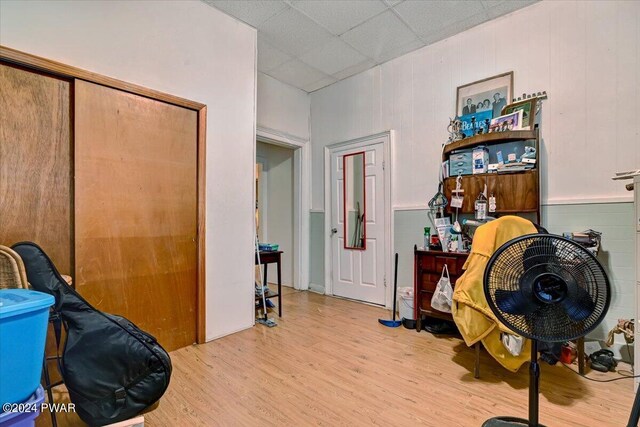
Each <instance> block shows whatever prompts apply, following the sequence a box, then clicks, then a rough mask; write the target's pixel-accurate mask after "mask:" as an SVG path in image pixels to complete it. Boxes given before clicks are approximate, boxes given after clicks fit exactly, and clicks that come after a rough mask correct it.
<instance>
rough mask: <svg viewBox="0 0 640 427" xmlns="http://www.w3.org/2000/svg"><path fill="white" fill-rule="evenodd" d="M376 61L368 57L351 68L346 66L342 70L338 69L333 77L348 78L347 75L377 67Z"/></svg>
mask: <svg viewBox="0 0 640 427" xmlns="http://www.w3.org/2000/svg"><path fill="white" fill-rule="evenodd" d="M375 65H376V63H375V62H373V61H372V60H370V59H367V60H365V61H363V62H361V63H359V64H356V65H354V66H352V67H349V68H345V69H344V70H342V71H338V72H337V73H335V74H333V77H335V78H336V79H338V80H342V79H346V78H347V77H351V76H353V75H355V74H358V73H361V72H363V71H366V70H368V69H369V68H372V67H375Z"/></svg>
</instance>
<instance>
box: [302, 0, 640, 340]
mask: <svg viewBox="0 0 640 427" xmlns="http://www.w3.org/2000/svg"><path fill="white" fill-rule="evenodd" d="M511 70H513V71H514V74H515V77H514V91H515V93H516V94H522V93H523V92H533V91H535V92H538V91H542V90H546V91H547V93H548V94H549V99H548V101H545V103H544V107H543V113H542V123H541V135H542V174H541V176H542V198H543V205H544V206H543V225H547V224H546V223H545V221H546V222H549V225H551V226H552V231H554V232H560V231H580V230H581V229H584V228H594V229H598V228H601V229H602V231H604V232H605V234H607V236H606V237H605V239H606V247H605V248H603V250H604V253H603V256H604V257H605V258H606V259H605V260H604V263H605V266H606V267H607V268H608V269H609V272H610V274H611V279H612V281H613V287H614V292H615V293H616V295H617V296H616V297H614V299H613V304H612V306H611V310H610V312H609V316H608V318H607V321H606V322H605V324H604V325H603V327H609V326H611V325H612V324H613V323H614V322H615V319H616V317H627V318H631V317H633V316H634V311H633V309H632V303H631V302H630V301H629V295H631V294H632V293H633V292H634V291H633V287H632V286H633V282H632V280H631V279H630V277H632V276H630V273H629V271H631V270H630V263H631V265H632V263H633V261H632V260H633V246H632V245H630V243H629V242H630V240H629V239H631V238H632V237H631V236H633V234H634V225H633V224H634V219H633V215H632V214H631V209H629V206H630V204H629V203H619V204H616V205H617V206H611V207H608V206H607V203H606V202H616V201H617V202H619V201H631V200H632V197H631V193H629V192H627V191H626V190H625V189H624V186H623V185H622V184H621V183H620V182H615V181H612V180H611V179H610V177H611V176H612V175H613V173H614V172H615V171H621V170H631V169H635V168H638V167H640V121H638V120H637V119H635V118H634V115H635V113H636V112H637V111H640V2H637V1H636V2H625V1H620V2H616V1H599V2H598V1H589V2H573V1H543V2H541V3H536V4H534V5H532V6H529V7H526V8H524V9H521V10H519V11H517V12H514V13H512V14H510V15H505V16H503V17H501V18H498V19H496V20H493V21H490V22H487V23H485V24H482V25H480V26H478V27H475V28H472V29H470V30H468V31H465V32H463V33H461V34H458V35H456V36H454V37H451V38H449V39H447V40H443V41H441V42H438V43H436V44H433V45H431V46H427V47H425V48H422V49H420V50H417V51H415V52H412V53H409V54H407V55H404V56H402V57H399V58H397V59H394V60H392V61H390V62H387V63H385V64H382V65H381V66H377V67H375V68H373V69H370V70H368V71H365V72H363V73H361V74H358V75H356V76H353V77H351V78H349V79H346V80H343V81H341V82H338V83H335V84H333V85H331V86H328V87H326V88H323V89H320V90H318V91H316V92H313V93H312V94H311V143H312V164H313V168H312V208H313V209H314V210H317V211H322V210H323V209H324V208H325V207H324V188H323V186H324V176H323V175H324V152H323V151H324V146H326V145H327V144H330V143H334V142H340V141H346V140H349V139H352V138H357V137H362V136H365V135H370V134H374V133H377V132H381V131H384V130H388V129H394V130H395V131H396V135H395V141H394V146H393V147H392V191H393V196H392V197H393V200H392V205H393V207H394V210H395V212H396V215H395V218H396V223H395V227H394V229H395V232H396V233H398V235H397V236H396V239H395V240H396V241H395V245H398V244H399V245H400V246H401V247H395V248H394V251H399V252H401V253H404V257H403V259H402V260H401V265H404V267H401V269H402V268H405V269H406V271H404V272H402V271H401V272H400V277H401V279H403V280H402V283H400V286H406V285H407V283H405V282H406V281H407V280H409V281H411V280H412V279H411V274H412V273H411V271H412V262H413V260H412V258H411V251H412V250H413V243H414V240H415V241H416V242H420V241H421V240H422V227H423V226H424V225H426V224H427V218H426V217H423V216H421V215H420V214H416V215H414V213H415V212H414V210H415V209H424V208H426V206H427V201H428V200H429V199H430V198H431V197H432V196H433V194H434V193H435V191H436V189H437V182H438V170H439V169H438V168H439V164H440V159H441V151H440V150H441V146H442V143H443V142H444V141H446V139H447V137H448V134H447V131H446V127H447V124H448V119H449V117H452V116H453V115H454V112H455V99H456V87H457V86H459V85H462V84H466V83H470V82H473V81H475V80H479V79H482V78H485V77H489V76H492V75H496V74H499V73H502V72H505V71H511ZM568 203H571V204H575V203H584V204H582V205H579V206H567V204H568ZM613 211H615V214H614V213H612V212H613ZM576 212H581V214H580V215H579V216H578V217H576ZM327 214H328V213H327ZM402 221H409V222H407V223H403V222H402ZM625 235H628V236H629V237H628V238H626V237H623V236H625ZM319 240H321V239H319ZM319 240H318V239H316V240H315V244H316V245H322V244H323V243H322V242H320V241H319ZM312 244H314V241H312ZM403 251H404V252H403ZM315 252H318V250H317V249H316V250H315ZM316 276H319V275H316ZM321 279H323V277H316V278H315V279H314V280H316V281H317V280H321ZM318 285H320V284H318ZM601 329H602V328H601ZM603 332H604V331H603V330H598V331H595V334H596V336H597V337H601V336H602V333H603Z"/></svg>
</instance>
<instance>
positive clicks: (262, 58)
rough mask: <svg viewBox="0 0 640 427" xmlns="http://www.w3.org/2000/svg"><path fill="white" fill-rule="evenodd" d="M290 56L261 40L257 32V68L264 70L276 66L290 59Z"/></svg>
mask: <svg viewBox="0 0 640 427" xmlns="http://www.w3.org/2000/svg"><path fill="white" fill-rule="evenodd" d="M291 59H292V58H291V57H290V56H289V55H287V54H286V53H284V52H282V51H280V50H279V49H276V48H275V47H273V46H271V45H270V44H269V43H267V42H266V41H264V40H263V38H262V37H261V36H260V34H258V70H259V71H262V72H266V71H269V70H272V69H274V68H276V67H277V66H278V65H281V64H284V63H285V62H287V61H290V60H291Z"/></svg>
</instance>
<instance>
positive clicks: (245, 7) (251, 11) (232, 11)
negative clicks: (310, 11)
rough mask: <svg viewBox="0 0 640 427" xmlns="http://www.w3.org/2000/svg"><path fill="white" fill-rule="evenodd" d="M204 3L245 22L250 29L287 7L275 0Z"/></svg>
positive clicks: (205, 0) (211, 0) (209, 0)
mask: <svg viewBox="0 0 640 427" xmlns="http://www.w3.org/2000/svg"><path fill="white" fill-rule="evenodd" d="M204 2H205V3H207V4H209V5H211V6H213V7H215V8H217V9H220V10H222V11H223V12H225V13H227V14H229V15H231V16H234V17H236V18H238V19H239V20H241V21H243V22H246V23H247V24H249V25H251V26H252V27H257V26H258V25H260V24H262V23H263V22H264V21H266V20H267V19H269V18H271V17H272V16H273V15H275V14H277V13H279V12H282V11H283V10H285V9H286V8H288V7H289V6H288V5H287V4H286V3H285V2H283V1H276V0H274V1H271V0H257V1H256V0H253V1H237V0H231V1H229V0H227V1H223V0H204Z"/></svg>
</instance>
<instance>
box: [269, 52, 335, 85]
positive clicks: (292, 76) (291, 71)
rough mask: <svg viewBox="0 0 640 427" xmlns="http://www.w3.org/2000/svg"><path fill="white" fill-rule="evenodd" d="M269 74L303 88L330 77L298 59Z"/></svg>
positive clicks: (280, 66) (278, 67)
mask: <svg viewBox="0 0 640 427" xmlns="http://www.w3.org/2000/svg"><path fill="white" fill-rule="evenodd" d="M267 74H269V75H270V76H271V77H273V78H275V79H278V80H280V81H281V82H284V83H288V84H290V85H291V86H295V87H297V88H298V89H302V90H305V89H304V88H305V87H307V86H309V85H311V84H312V83H315V82H317V81H320V80H321V79H323V78H326V77H329V76H327V75H326V74H325V73H323V72H322V71H320V70H316V69H315V68H313V67H311V66H309V65H307V64H305V63H304V62H302V61H299V60H297V59H292V60H291V61H289V62H285V63H284V64H282V65H279V66H277V67H276V68H274V69H273V70H271V71H269V72H268V73H267Z"/></svg>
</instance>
